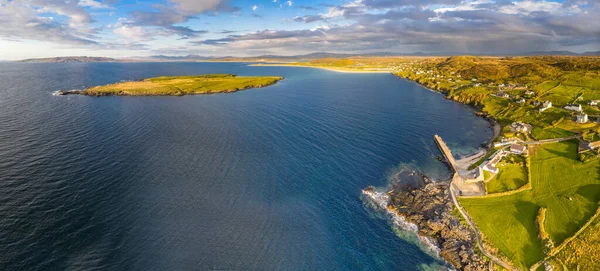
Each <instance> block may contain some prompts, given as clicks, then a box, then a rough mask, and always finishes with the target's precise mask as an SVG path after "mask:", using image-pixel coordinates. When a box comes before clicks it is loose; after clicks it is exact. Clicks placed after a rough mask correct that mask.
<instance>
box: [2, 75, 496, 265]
mask: <svg viewBox="0 0 600 271" xmlns="http://www.w3.org/2000/svg"><path fill="white" fill-rule="evenodd" d="M204 73H233V74H238V75H277V76H284V77H285V80H283V81H281V82H279V83H277V84H276V85H273V86H270V87H266V88H260V89H251V90H245V91H240V92H236V93H230V94H212V95H196V96H183V97H87V96H76V95H69V96H53V95H52V93H53V92H54V91H56V90H59V89H65V90H69V89H81V88H83V87H86V86H95V85H103V84H109V83H114V82H118V81H121V80H137V79H142V78H147V77H154V76H162V75H192V74H204ZM473 113H474V111H473V109H471V108H469V107H467V106H465V105H461V104H458V103H454V102H451V101H447V100H445V99H444V98H443V96H442V95H440V94H438V93H434V92H432V91H429V90H427V89H425V88H423V87H421V86H419V85H417V84H416V83H414V82H410V81H407V80H404V79H400V78H398V77H396V76H393V75H391V74H353V73H352V74H351V73H337V72H331V71H326V70H319V69H309V68H294V67H250V66H248V65H247V64H245V63H38V64H34V63H0V269H2V270H64V269H68V270H427V269H438V268H442V267H443V266H444V263H443V262H442V261H441V260H440V259H438V258H437V257H436V256H435V255H433V254H432V253H428V251H427V250H426V249H424V248H423V246H421V245H419V244H418V242H416V241H414V240H415V238H412V237H411V234H410V233H400V232H398V230H397V229H396V230H395V229H393V227H392V225H391V223H390V221H388V220H387V219H385V216H382V215H380V214H378V213H377V212H376V211H374V210H373V209H372V208H370V207H369V206H368V204H366V203H365V202H363V201H362V200H361V190H362V189H363V188H365V187H367V186H370V185H374V186H377V187H385V186H386V185H387V183H388V179H389V177H390V176H391V175H392V174H394V173H395V172H396V171H397V169H398V168H399V167H401V166H403V165H411V166H414V167H416V168H418V169H420V170H421V171H423V172H424V173H426V174H427V175H429V176H431V177H433V178H434V179H436V178H437V179H443V178H445V177H447V176H448V174H449V172H448V169H447V168H446V166H445V165H444V164H442V163H441V162H439V161H438V160H437V159H436V156H439V155H440V153H439V151H438V149H437V147H436V145H435V143H434V141H433V135H434V134H440V135H441V136H442V137H443V138H444V140H445V141H446V142H447V143H448V145H449V146H450V147H451V148H452V149H453V151H454V152H455V155H458V156H460V155H466V154H469V153H472V152H474V151H476V150H477V149H478V148H479V146H480V144H481V143H482V142H484V141H486V140H488V139H489V138H490V137H491V136H492V130H491V128H490V127H489V123H488V122H487V121H485V120H483V119H481V118H478V117H476V116H475V115H474V114H473Z"/></svg>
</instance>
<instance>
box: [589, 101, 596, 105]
mask: <svg viewBox="0 0 600 271" xmlns="http://www.w3.org/2000/svg"><path fill="white" fill-rule="evenodd" d="M588 105H598V100H591V101H589V102H588Z"/></svg>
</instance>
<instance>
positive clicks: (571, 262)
mask: <svg viewBox="0 0 600 271" xmlns="http://www.w3.org/2000/svg"><path fill="white" fill-rule="evenodd" d="M550 262H551V263H552V264H553V266H554V267H555V269H554V270H556V271H568V270H600V218H596V219H594V221H593V222H592V224H590V226H589V227H588V228H587V229H585V230H584V231H583V232H582V233H581V235H579V236H578V237H577V238H575V239H574V240H573V241H572V242H570V243H569V244H568V245H567V246H566V247H565V248H564V249H563V250H562V251H560V252H559V253H558V254H557V255H555V256H554V257H553V258H551V259H550Z"/></svg>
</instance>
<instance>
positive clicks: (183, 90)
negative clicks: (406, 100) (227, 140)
mask: <svg viewBox="0 0 600 271" xmlns="http://www.w3.org/2000/svg"><path fill="white" fill-rule="evenodd" d="M280 80H283V77H279V76H237V75H233V74H203V75H190V76H161V77H154V78H147V79H144V80H140V81H124V82H119V83H115V84H109V85H104V86H95V87H90V88H86V89H84V90H69V91H64V90H59V91H57V92H56V94H57V95H69V94H80V95H87V96H183V95H192V94H213V93H231V92H236V91H240V90H246V89H251V88H260V87H266V86H270V85H273V84H275V83H277V82H279V81H280Z"/></svg>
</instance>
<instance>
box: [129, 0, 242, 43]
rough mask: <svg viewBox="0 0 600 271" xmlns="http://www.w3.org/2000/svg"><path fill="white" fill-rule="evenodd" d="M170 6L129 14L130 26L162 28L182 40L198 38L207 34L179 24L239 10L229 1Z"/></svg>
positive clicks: (179, 0)
mask: <svg viewBox="0 0 600 271" xmlns="http://www.w3.org/2000/svg"><path fill="white" fill-rule="evenodd" d="M169 3H170V5H156V6H155V8H156V9H157V10H156V11H133V12H130V13H129V17H128V19H129V20H128V24H129V25H130V26H146V27H160V28H163V29H164V30H166V31H168V33H170V34H172V35H178V36H180V37H181V38H192V37H197V36H199V35H201V34H204V33H207V31H205V30H195V29H192V28H190V27H187V26H180V25H177V24H181V23H185V22H188V21H189V20H191V19H193V18H196V15H199V14H214V13H218V12H234V11H238V10H239V8H237V7H233V6H231V5H229V0H202V1H196V0H169Z"/></svg>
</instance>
